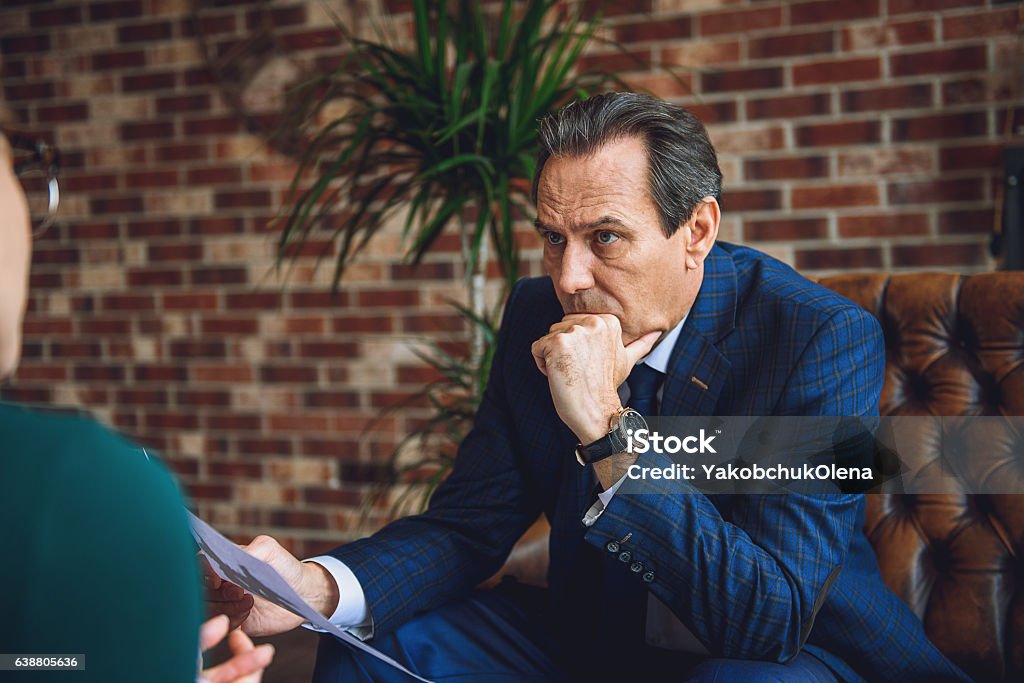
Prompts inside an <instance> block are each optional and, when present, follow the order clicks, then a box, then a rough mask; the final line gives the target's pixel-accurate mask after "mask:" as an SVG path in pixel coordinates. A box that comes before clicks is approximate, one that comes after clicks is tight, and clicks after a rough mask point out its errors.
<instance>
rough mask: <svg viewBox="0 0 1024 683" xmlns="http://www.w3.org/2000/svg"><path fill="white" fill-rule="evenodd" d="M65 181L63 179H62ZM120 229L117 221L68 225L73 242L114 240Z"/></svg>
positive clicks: (69, 235)
mask: <svg viewBox="0 0 1024 683" xmlns="http://www.w3.org/2000/svg"><path fill="white" fill-rule="evenodd" d="M62 182H63V181H62ZM119 234H120V231H119V230H118V226H117V224H116V223H107V222H82V223H77V222H76V223H73V224H71V225H68V237H69V238H70V239H71V240H72V241H73V242H81V241H90V240H114V239H117V238H118V235H119Z"/></svg>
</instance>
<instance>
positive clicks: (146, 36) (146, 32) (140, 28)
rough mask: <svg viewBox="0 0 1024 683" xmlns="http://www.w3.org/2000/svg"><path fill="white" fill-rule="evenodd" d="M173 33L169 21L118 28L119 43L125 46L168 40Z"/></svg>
mask: <svg viewBox="0 0 1024 683" xmlns="http://www.w3.org/2000/svg"><path fill="white" fill-rule="evenodd" d="M173 31H174V28H173V26H172V24H171V22H169V21H156V22H152V23H149V24H131V25H128V26H119V27H118V28H117V42H119V43H122V44H125V43H145V42H154V41H160V40H166V39H167V38H170V37H171V34H172V33H173Z"/></svg>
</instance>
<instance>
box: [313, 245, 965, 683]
mask: <svg viewBox="0 0 1024 683" xmlns="http://www.w3.org/2000/svg"><path fill="white" fill-rule="evenodd" d="M562 315H563V312H562V310H561V307H560V305H559V304H558V301H557V299H556V298H555V295H554V290H553V287H552V284H551V281H550V279H548V278H536V279H532V280H524V281H521V282H520V283H518V284H517V286H516V287H515V288H514V289H513V291H512V293H511V295H510V296H509V300H508V303H507V306H506V312H505V316H504V320H503V322H502V326H501V333H500V338H499V341H498V347H497V351H496V354H495V358H494V363H493V369H492V372H491V377H490V381H489V384H488V387H487V391H486V393H485V396H484V398H483V401H482V404H481V406H480V409H479V412H478V414H477V417H476V422H475V426H474V428H473V430H472V431H471V433H470V434H469V436H468V437H467V438H466V439H465V441H464V442H463V444H462V446H461V448H460V450H459V453H458V457H457V459H456V463H455V467H454V469H453V471H452V473H451V476H450V477H449V478H448V479H447V480H446V481H445V482H444V484H443V485H442V486H440V487H439V488H438V490H437V492H436V493H435V495H434V497H433V499H432V500H431V504H430V508H429V510H428V511H427V512H425V513H423V514H421V515H417V516H414V517H408V518H405V519H401V520H398V521H396V522H394V523H392V524H390V525H389V526H387V527H385V528H384V529H383V530H381V531H380V532H378V533H377V534H375V535H374V536H372V537H370V538H366V539H362V540H360V541H356V542H354V543H350V544H348V545H345V546H343V547H340V548H338V549H336V550H335V551H333V553H332V554H333V555H335V556H336V557H338V558H339V559H340V560H342V561H343V562H345V563H346V564H347V565H348V566H349V567H350V568H351V569H352V571H353V572H354V573H355V575H356V577H357V578H358V579H359V581H360V583H361V585H362V587H363V590H364V592H365V595H366V598H367V604H368V606H369V609H370V613H371V615H372V618H373V622H374V630H375V632H376V633H379V632H382V631H387V630H390V629H392V628H394V627H396V626H397V625H399V624H401V623H402V622H404V621H405V620H407V619H409V618H410V617H412V616H413V615H414V614H415V613H416V612H418V611H422V610H427V609H431V608H433V607H435V606H437V605H440V604H442V603H444V602H445V601H448V600H451V599H454V598H457V597H459V596H462V595H465V594H466V593H468V592H469V591H470V590H472V588H473V587H474V586H476V585H477V584H478V583H479V582H480V581H482V580H483V579H485V578H487V577H488V576H490V575H492V574H493V573H494V572H495V571H497V570H498V568H499V567H500V566H501V564H502V563H503V561H504V559H505V558H506V556H507V554H508V552H509V550H510V548H511V547H512V545H513V544H514V542H515V541H516V540H517V539H518V538H519V536H520V535H521V534H522V532H523V531H524V530H525V529H526V528H527V527H528V526H529V525H530V524H531V523H532V522H533V520H534V519H536V517H537V515H538V514H539V513H540V512H542V511H543V512H544V513H545V514H546V515H547V517H548V519H549V520H550V522H551V525H552V533H551V545H550V551H551V563H550V569H549V584H550V588H551V590H550V594H551V596H552V599H553V601H554V609H555V610H556V611H557V612H558V613H559V614H560V615H561V616H562V617H564V618H565V619H566V621H565V623H566V625H567V628H572V624H571V620H572V618H573V613H574V612H575V611H576V610H577V609H578V608H579V606H580V605H584V604H586V603H587V602H588V601H589V602H591V603H593V602H594V594H593V592H592V591H593V590H594V586H593V585H589V586H588V584H587V582H586V581H585V580H581V577H585V576H587V574H588V572H589V573H592V564H588V563H592V562H593V561H594V558H595V557H600V556H601V555H607V554H608V553H607V552H606V550H605V548H606V546H607V544H608V542H609V541H616V542H619V543H620V546H621V550H629V551H630V552H631V553H632V556H633V559H634V560H636V561H640V562H642V563H643V565H644V567H645V570H650V571H652V572H654V575H655V577H656V578H655V579H654V580H653V581H652V582H651V583H649V584H647V585H646V587H647V590H649V591H651V592H652V593H653V594H654V595H655V596H656V597H657V598H659V599H660V600H661V601H662V602H663V603H664V604H665V605H667V606H668V607H669V608H670V609H671V610H672V611H673V613H674V614H675V615H676V616H677V617H678V618H679V619H680V620H681V621H682V622H683V623H684V624H686V626H687V627H688V628H689V629H690V630H691V631H692V632H693V633H694V635H696V636H697V637H698V638H699V639H700V640H701V641H702V642H703V643H704V644H705V645H706V646H707V648H708V649H709V650H710V652H711V653H712V654H714V655H716V656H721V657H730V658H746V659H762V660H770V661H778V662H785V661H788V660H789V659H791V658H793V657H795V656H796V654H797V653H798V652H799V651H800V650H801V648H805V649H807V650H809V651H811V652H812V653H813V654H815V655H817V656H819V657H820V658H822V659H823V660H825V661H826V663H827V664H829V665H830V666H831V667H832V668H833V669H834V670H835V671H836V672H837V673H839V674H840V676H841V677H842V678H845V679H848V680H858V679H859V678H860V677H864V678H867V679H869V680H894V681H912V680H929V681H934V680H945V679H948V680H963V679H964V678H965V677H964V676H963V674H962V673H961V672H960V671H959V670H958V669H957V668H956V667H954V666H953V665H952V664H950V663H949V662H948V661H947V660H946V658H945V657H944V656H943V655H942V654H941V653H940V652H939V651H938V650H937V649H936V648H935V647H934V646H933V645H932V644H931V643H930V642H929V641H928V640H927V638H926V636H925V634H924V630H923V628H922V626H921V624H920V622H919V620H918V619H917V618H916V617H915V616H914V615H913V614H912V613H911V612H910V610H909V609H908V608H907V607H906V606H905V605H904V604H903V603H902V602H901V601H900V600H899V599H898V598H897V597H896V596H895V595H894V594H893V593H892V592H891V591H889V590H888V589H887V588H886V587H885V585H884V584H883V583H882V579H881V576H880V574H879V570H878V565H877V562H876V560H875V556H874V553H873V551H872V549H871V547H870V545H869V543H868V541H867V538H866V537H865V536H864V534H863V532H862V527H863V522H864V499H863V496H860V495H842V494H834V495H830V496H815V497H810V496H799V495H794V494H790V495H766V496H751V495H744V496H741V495H732V496H715V497H713V498H712V497H707V496H704V495H700V494H697V495H628V496H623V495H619V496H616V498H615V500H614V501H612V503H611V504H610V505H609V506H608V509H607V510H606V511H605V513H604V514H603V515H602V516H601V517H600V518H599V519H598V520H597V522H596V524H594V526H592V527H590V528H587V527H585V526H584V525H583V524H582V522H581V518H582V516H583V514H584V512H585V511H586V510H587V509H588V508H589V507H590V505H591V504H592V503H593V502H594V499H595V496H594V478H593V474H592V472H591V471H590V468H586V469H584V468H581V467H580V466H579V465H578V464H577V463H576V461H575V459H574V456H573V452H574V447H575V445H576V437H575V436H574V435H573V433H572V432H571V431H570V430H569V429H568V428H567V427H566V426H565V425H564V424H563V423H562V422H561V420H560V419H559V418H558V416H557V414H556V413H555V410H554V406H553V405H552V402H551V397H550V394H549V391H548V387H547V380H546V378H545V377H544V376H543V375H541V373H540V372H538V371H537V369H536V367H535V365H534V362H533V359H532V357H531V354H530V345H531V344H532V343H533V342H534V341H535V340H536V339H538V338H540V337H541V336H543V335H544V334H546V333H547V330H548V327H549V326H550V325H551V324H552V323H554V322H556V321H558V320H560V319H561V318H562ZM884 355H885V354H884V348H883V341H882V334H881V329H880V327H879V325H878V323H877V321H875V319H874V318H873V317H872V316H871V315H869V314H868V313H867V312H865V311H864V310H863V309H861V308H859V307H857V306H856V305H854V304H853V303H851V302H849V301H848V300H846V299H844V298H842V297H840V296H838V295H837V294H835V293H833V292H831V291H830V290H828V289H825V288H824V287H820V286H818V285H815V284H813V283H811V282H809V281H807V280H806V279H804V278H802V277H801V276H800V275H798V274H797V273H796V272H794V271H793V270H792V269H791V268H789V267H788V266H786V265H785V264H783V263H781V262H779V261H777V260H775V259H772V258H770V257H768V256H766V255H764V254H762V253H760V252H757V251H754V250H752V249H748V248H744V247H738V246H734V245H729V244H725V243H719V244H718V245H716V246H715V247H714V248H713V250H712V252H711V254H710V255H709V257H708V259H707V260H706V262H705V279H704V282H703V285H702V287H701V290H700V293H699V295H698V297H697V300H696V302H695V303H694V306H693V308H692V309H691V311H690V314H689V316H688V318H687V321H686V323H685V325H684V326H683V329H682V332H681V334H680V337H679V340H678V341H677V343H676V346H675V348H674V350H673V353H672V360H671V362H670V366H669V373H668V375H667V376H666V379H665V384H664V388H663V396H662V406H661V411H660V414H662V415H872V414H877V410H878V401H879V394H880V391H881V386H882V377H883V368H884ZM691 377H697V378H698V379H700V380H701V382H702V383H703V384H704V385H705V386H706V388H705V387H703V386H701V385H700V384H698V383H695V382H692V381H691ZM641 457H646V456H641ZM673 485H674V486H678V483H676V484H673ZM627 538H628V540H626V541H622V539H627ZM603 561H608V560H607V559H606V560H603ZM639 577H640V574H637V579H636V580H637V581H638V582H639V581H640V580H641V579H640V578H639ZM588 591H590V592H589V594H585V593H587V592H588ZM812 626H813V628H812ZM576 627H577V628H578V629H590V628H593V625H592V624H577V626H576Z"/></svg>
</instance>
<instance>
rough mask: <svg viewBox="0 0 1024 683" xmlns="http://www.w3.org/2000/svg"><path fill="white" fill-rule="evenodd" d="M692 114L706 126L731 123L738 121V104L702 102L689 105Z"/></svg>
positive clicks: (730, 102) (731, 101)
mask: <svg viewBox="0 0 1024 683" xmlns="http://www.w3.org/2000/svg"><path fill="white" fill-rule="evenodd" d="M686 108H687V109H689V110H690V113H691V114H693V115H694V116H696V117H697V118H698V119H700V120H701V122H703V123H704V124H705V125H710V124H712V123H730V122H732V121H735V120H736V102H735V101H733V100H729V101H727V102H701V103H700V104H690V105H687V107H686Z"/></svg>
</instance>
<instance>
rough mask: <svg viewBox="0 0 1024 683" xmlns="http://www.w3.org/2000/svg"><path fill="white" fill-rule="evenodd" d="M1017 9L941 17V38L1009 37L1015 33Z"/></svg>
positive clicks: (982, 11) (980, 11)
mask: <svg viewBox="0 0 1024 683" xmlns="http://www.w3.org/2000/svg"><path fill="white" fill-rule="evenodd" d="M1017 21H1018V8H1014V7H1011V8H1007V9H1000V10H990V11H985V10H976V11H974V12H971V13H970V14H958V15H953V16H944V17H942V37H943V39H945V40H961V39H963V38H980V37H982V36H1011V35H1013V34H1014V33H1015V32H1016V31H1017Z"/></svg>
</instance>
